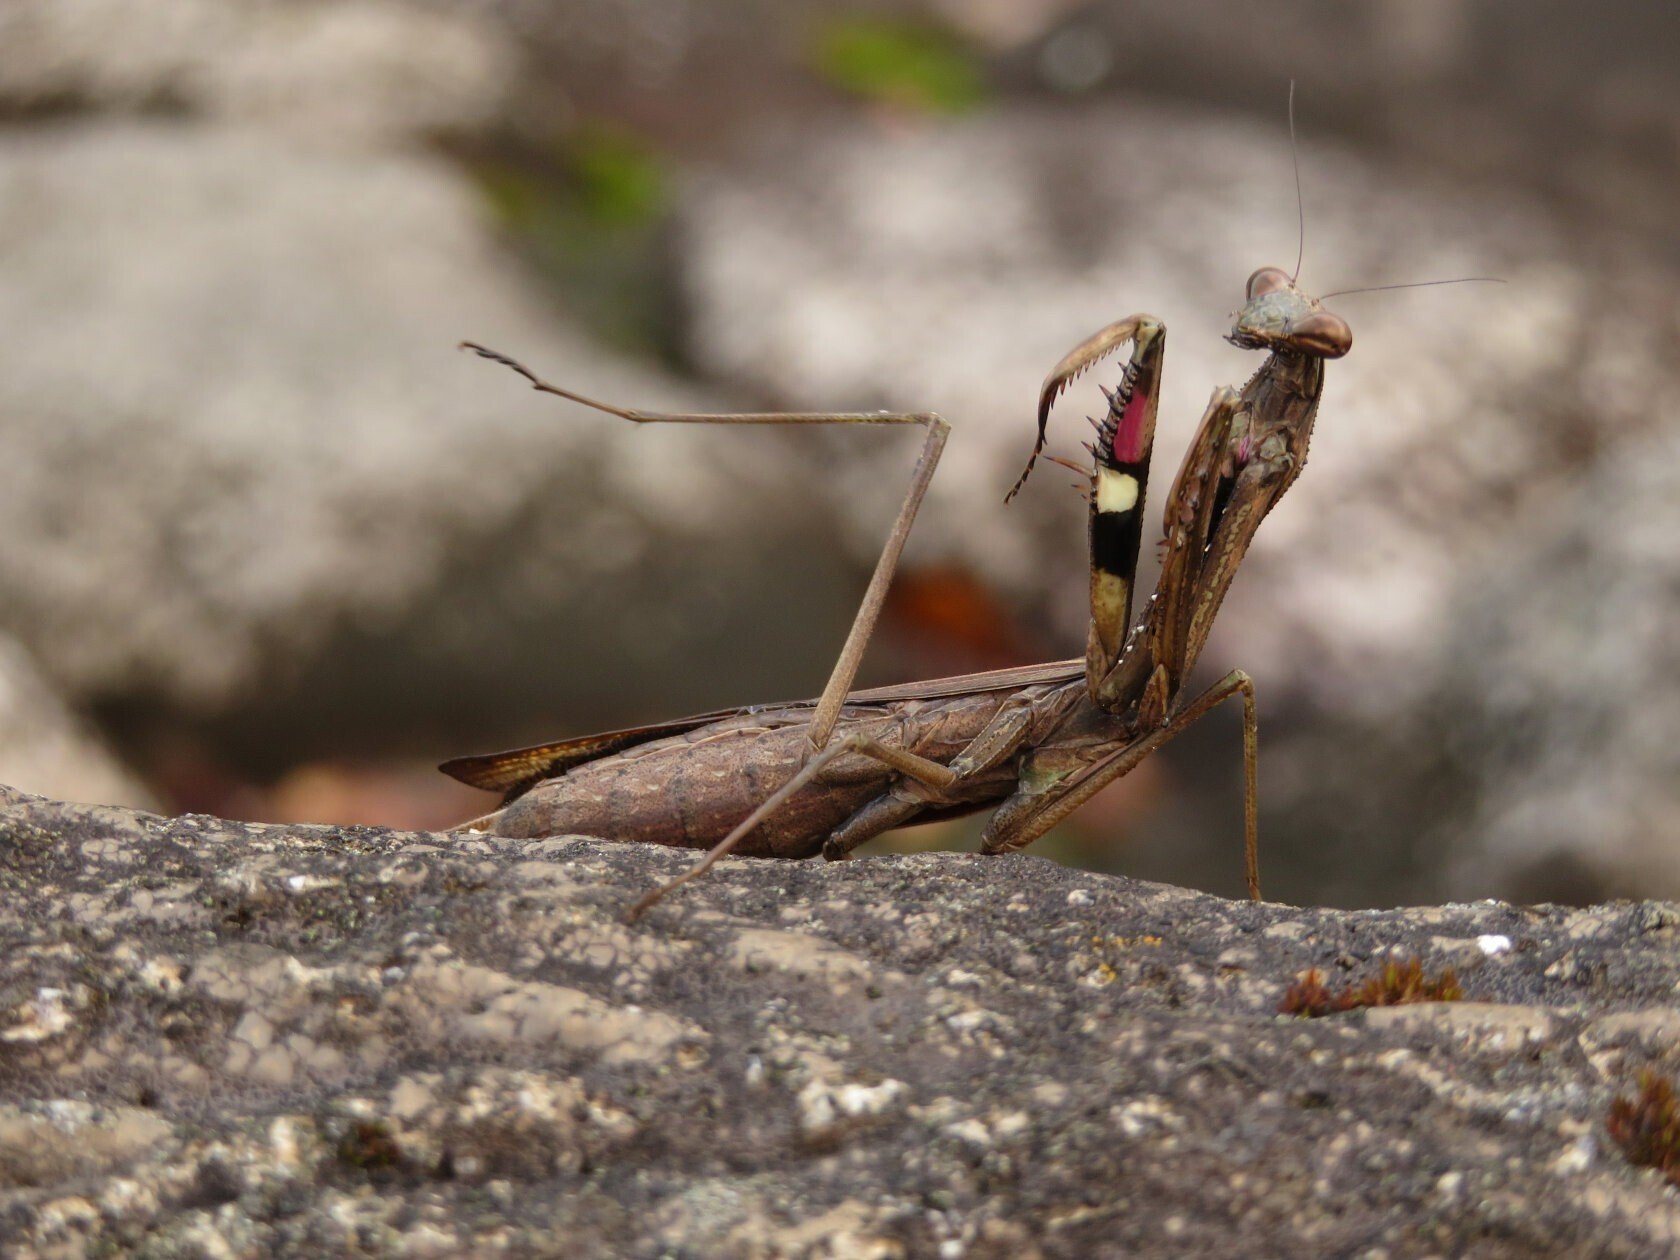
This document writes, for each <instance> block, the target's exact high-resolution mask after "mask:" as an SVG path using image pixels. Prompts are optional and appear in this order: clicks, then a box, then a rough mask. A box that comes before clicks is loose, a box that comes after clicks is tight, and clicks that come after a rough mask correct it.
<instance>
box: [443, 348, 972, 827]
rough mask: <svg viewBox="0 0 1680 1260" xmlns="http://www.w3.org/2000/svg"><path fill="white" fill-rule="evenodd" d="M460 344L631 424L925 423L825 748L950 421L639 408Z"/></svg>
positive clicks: (816, 742)
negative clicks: (590, 394)
mask: <svg viewBox="0 0 1680 1260" xmlns="http://www.w3.org/2000/svg"><path fill="white" fill-rule="evenodd" d="M461 345H462V347H463V348H464V349H467V350H471V351H473V352H474V353H475V354H479V355H482V356H483V357H484V358H486V359H490V360H493V361H494V362H496V363H500V364H502V365H503V366H505V367H509V368H512V369H513V370H514V371H515V372H518V373H519V374H520V375H521V376H523V377H524V378H525V379H526V380H528V381H529V382H531V388H532V389H535V390H538V391H539V392H541V393H544V394H554V395H556V396H557V397H560V398H565V399H568V400H570V401H571V402H575V403H581V404H582V405H583V406H585V407H593V408H594V409H595V410H596V411H604V412H606V413H607V414H608V415H612V416H618V417H620V418H621V419H624V420H629V421H631V422H632V423H633V424H895V425H899V424H912V425H922V426H923V427H925V428H926V429H927V437H926V438H925V439H924V441H923V442H922V450H921V454H919V455H918V456H917V457H916V466H915V468H914V469H913V470H912V471H911V473H910V486H909V489H908V490H907V491H906V492H905V495H904V502H903V503H902V504H901V505H900V506H899V509H898V517H897V519H896V520H894V521H893V527H892V532H891V533H889V534H888V535H887V541H886V545H885V546H884V547H882V548H881V555H880V558H879V559H878V560H876V562H875V572H874V573H873V574H871V575H870V578H869V585H868V586H867V587H865V588H864V592H863V599H862V601H861V602H860V603H859V605H858V610H857V614H856V616H854V617H853V619H852V628H851V629H850V630H849V631H848V632H847V634H846V642H845V643H844V644H843V645H842V646H841V648H840V656H839V658H838V659H837V660H836V661H835V662H834V669H833V670H832V671H831V672H830V674H829V677H828V683H827V684H826V685H825V686H824V687H823V690H822V696H821V697H820V698H819V699H818V701H817V705H816V709H815V711H814V713H813V715H812V718H811V725H810V729H809V732H808V738H809V743H810V747H811V751H812V752H820V751H821V750H822V749H823V748H825V747H826V746H827V745H828V741H829V737H830V736H831V735H832V734H833V733H834V724H835V722H836V721H838V720H839V717H840V708H841V706H842V705H843V704H845V702H846V695H847V693H849V692H850V691H851V689H852V683H853V682H854V681H856V679H857V672H858V666H859V665H861V664H862V662H863V653H864V650H865V649H866V648H867V647H868V646H869V638H870V636H871V635H872V634H873V633H874V631H875V623H876V622H877V621H878V620H879V619H880V616H881V606H882V605H883V604H884V603H885V602H886V598H887V588H888V587H890V586H891V585H892V579H893V574H894V572H895V571H896V570H897V568H898V559H899V556H900V555H902V554H903V551H904V544H905V542H906V540H907V539H909V537H910V530H911V527H912V526H913V525H914V524H915V523H916V512H917V510H918V509H919V508H920V507H921V505H922V499H923V498H924V497H925V496H926V495H927V489H928V484H929V483H930V482H931V481H932V480H933V472H934V469H935V468H937V467H938V466H939V456H940V454H941V452H943V451H944V449H945V439H946V438H947V437H949V436H950V433H951V426H950V424H949V423H948V422H947V421H946V420H945V419H944V418H943V417H941V416H939V415H938V414H936V413H935V412H931V411H747V412H715V413H706V412H667V411H637V410H634V409H632V408H628V407H617V406H614V405H613V404H612V403H606V402H601V401H600V400H599V399H595V398H590V397H588V396H587V395H584V394H579V393H577V392H575V391H573V390H569V389H563V388H561V387H560V386H558V385H552V384H550V383H549V382H548V381H545V380H543V379H542V378H541V377H540V376H538V375H537V374H536V373H535V372H533V371H531V369H530V368H528V367H526V366H525V365H524V364H523V363H520V362H519V361H518V360H517V359H511V358H509V357H508V356H507V355H505V354H500V353H498V352H497V351H495V350H491V349H488V348H487V347H485V346H481V345H478V344H477V343H475V342H471V341H463V342H462V343H461ZM714 860H715V859H714Z"/></svg>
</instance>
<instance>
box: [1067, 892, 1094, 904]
mask: <svg viewBox="0 0 1680 1260" xmlns="http://www.w3.org/2000/svg"><path fill="white" fill-rule="evenodd" d="M1094 900H1095V898H1094V897H1092V896H1091V894H1090V893H1088V892H1086V891H1085V890H1084V889H1083V888H1075V889H1074V890H1073V891H1072V892H1070V893H1069V894H1068V895H1067V903H1068V905H1070V906H1088V905H1090V904H1091V903H1092V902H1093V901H1094Z"/></svg>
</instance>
